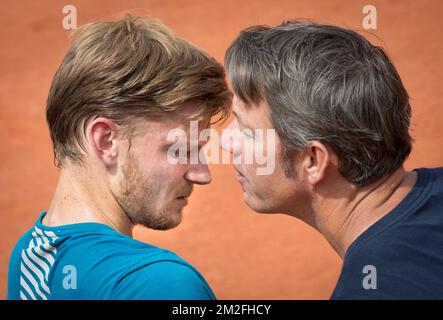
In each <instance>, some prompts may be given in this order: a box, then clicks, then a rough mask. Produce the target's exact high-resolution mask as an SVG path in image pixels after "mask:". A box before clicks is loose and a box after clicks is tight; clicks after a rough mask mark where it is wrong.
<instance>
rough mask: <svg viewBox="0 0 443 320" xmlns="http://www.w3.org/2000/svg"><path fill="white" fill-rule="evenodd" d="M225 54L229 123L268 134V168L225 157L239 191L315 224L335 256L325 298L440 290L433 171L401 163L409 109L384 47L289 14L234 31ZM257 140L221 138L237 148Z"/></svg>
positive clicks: (442, 234)
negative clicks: (334, 278)
mask: <svg viewBox="0 0 443 320" xmlns="http://www.w3.org/2000/svg"><path fill="white" fill-rule="evenodd" d="M225 63H226V68H227V72H228V75H229V77H230V80H231V82H232V86H233V89H234V93H235V96H234V104H233V111H234V114H235V116H236V119H235V120H234V121H233V122H232V124H231V125H230V129H240V130H242V131H244V132H246V131H248V132H252V133H253V132H255V129H268V130H275V132H276V133H277V134H276V141H275V146H276V149H275V150H276V163H277V166H276V169H275V171H274V172H273V173H272V174H269V175H257V174H256V169H257V164H254V163H252V164H251V163H249V164H247V163H240V164H237V165H235V172H236V177H237V179H238V181H239V182H240V184H241V186H242V189H243V198H244V200H245V202H246V203H247V204H248V206H249V207H251V208H252V209H253V210H255V211H257V212H261V213H284V214H287V215H290V216H293V217H296V218H298V219H301V220H303V221H304V222H306V223H307V224H309V225H310V226H312V227H313V228H315V229H317V230H318V231H319V232H321V233H322V234H323V236H324V237H325V238H326V239H327V241H328V242H329V243H330V244H331V246H332V247H333V248H334V249H335V251H337V253H338V254H339V255H340V256H341V257H342V258H343V260H344V262H343V269H342V273H341V275H340V279H339V280H338V283H337V286H336V288H335V290H334V293H333V295H332V298H333V299H417V298H418V299H429V298H431V299H435V298H436V299H439V298H440V299H441V298H443V277H442V270H443V169H442V168H439V169H437V168H436V169H427V168H421V169H415V170H413V171H410V172H409V171H407V170H405V168H404V161H405V160H406V158H407V157H408V155H409V154H410V152H411V140H412V139H411V137H410V135H409V125H410V118H411V107H410V104H409V97H408V93H407V91H406V89H405V88H404V86H403V84H402V81H401V79H400V77H399V75H398V73H397V71H396V69H395V67H394V65H393V64H392V62H391V61H390V59H389V58H388V56H387V55H386V54H385V52H384V51H383V49H382V48H380V47H377V46H374V45H372V44H371V43H370V42H369V41H367V40H366V39H365V38H364V37H362V36H361V35H359V34H358V33H356V32H354V31H351V30H347V29H343V28H339V27H336V26H331V25H322V24H317V23H312V22H306V21H289V22H284V23H282V24H281V25H279V26H277V27H267V26H254V27H250V28H248V29H246V30H244V31H242V32H241V33H240V35H239V36H238V37H237V39H235V41H234V42H233V43H232V45H231V46H230V47H229V49H228V51H227V53H226V57H225ZM245 129H249V130H245ZM257 139H258V138H257V137H255V136H254V135H251V134H249V135H248V137H246V138H244V139H243V138H242V141H241V143H242V144H243V147H242V148H235V149H234V148H233V147H232V146H233V145H235V143H234V144H232V145H230V144H229V143H227V142H226V141H227V140H226V139H224V140H223V139H222V147H223V148H224V149H227V150H229V151H230V152H232V153H233V154H234V156H236V157H240V158H241V156H242V154H241V153H242V152H243V151H242V150H247V149H248V144H250V145H253V144H256V143H257V141H256V140H257ZM245 145H246V146H245Z"/></svg>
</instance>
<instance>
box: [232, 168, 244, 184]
mask: <svg viewBox="0 0 443 320" xmlns="http://www.w3.org/2000/svg"><path fill="white" fill-rule="evenodd" d="M234 169H235V178H236V179H237V181H238V182H243V181H245V180H246V178H245V176H244V175H243V174H242V173H241V172H240V170H238V169H237V168H235V167H234Z"/></svg>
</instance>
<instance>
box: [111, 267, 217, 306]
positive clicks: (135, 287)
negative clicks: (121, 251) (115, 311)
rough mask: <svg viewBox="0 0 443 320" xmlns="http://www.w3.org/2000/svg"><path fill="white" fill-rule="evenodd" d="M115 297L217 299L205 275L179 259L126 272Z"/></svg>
mask: <svg viewBox="0 0 443 320" xmlns="http://www.w3.org/2000/svg"><path fill="white" fill-rule="evenodd" d="M111 299H115V300H215V299H216V298H215V296H214V293H213V292H212V290H211V289H210V287H209V285H208V284H207V283H206V281H205V280H204V278H203V277H202V276H201V275H200V274H199V273H198V271H196V270H195V269H193V268H192V267H191V266H188V265H186V264H183V263H180V262H176V261H160V262H155V263H152V264H149V265H147V266H144V267H142V268H139V269H137V270H134V271H132V272H130V273H128V274H127V275H125V276H124V277H123V278H122V279H121V280H120V281H119V282H118V283H117V285H116V286H115V287H114V290H113V294H112V297H111Z"/></svg>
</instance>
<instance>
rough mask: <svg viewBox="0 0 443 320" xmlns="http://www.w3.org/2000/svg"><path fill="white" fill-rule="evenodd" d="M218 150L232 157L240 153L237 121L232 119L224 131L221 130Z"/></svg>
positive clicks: (239, 135)
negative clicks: (220, 149)
mask: <svg viewBox="0 0 443 320" xmlns="http://www.w3.org/2000/svg"><path fill="white" fill-rule="evenodd" d="M220 148H222V149H223V150H225V151H227V152H230V153H232V154H234V155H238V154H239V153H240V151H241V132H240V128H239V126H238V121H237V119H234V120H233V121H232V122H231V123H230V124H229V125H228V126H227V127H226V128H225V129H223V130H222V135H221V138H220Z"/></svg>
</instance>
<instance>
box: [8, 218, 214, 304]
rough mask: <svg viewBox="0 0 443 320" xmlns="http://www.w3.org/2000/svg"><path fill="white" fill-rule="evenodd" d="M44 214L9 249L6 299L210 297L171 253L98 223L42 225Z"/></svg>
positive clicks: (195, 273) (198, 278)
mask: <svg viewBox="0 0 443 320" xmlns="http://www.w3.org/2000/svg"><path fill="white" fill-rule="evenodd" d="M45 214H46V212H42V214H41V215H40V217H39V219H38V220H37V223H36V224H35V226H34V227H33V228H32V229H31V230H29V231H28V232H27V233H25V234H24V235H23V236H22V237H21V238H20V240H19V241H18V243H17V244H16V246H15V247H14V250H13V251H12V254H11V257H10V262H9V271H8V294H7V297H8V299H26V300H36V299H37V300H41V299H43V300H45V299H57V300H62V299H88V300H89V299H93V300H96V299H117V300H118V299H155V300H163V299H164V300H175V299H185V300H206V299H211V300H213V299H215V296H214V294H213V292H212V291H211V289H210V287H209V286H208V284H207V283H206V281H205V280H204V278H203V277H202V276H201V275H200V273H199V272H198V271H197V270H196V269H195V268H194V267H193V266H191V265H190V264H189V263H187V262H186V261H184V260H183V259H181V258H179V257H178V256H177V255H175V254H174V253H172V252H170V251H167V250H164V249H160V248H157V247H154V246H151V245H149V244H146V243H143V242H140V241H137V240H134V239H132V238H130V237H128V236H126V235H123V234H121V233H118V232H117V231H115V230H114V229H112V228H110V227H108V226H106V225H104V224H100V223H79V224H70V225H64V226H57V227H47V226H45V225H43V224H42V222H41V221H42V219H43V217H44V215H45Z"/></svg>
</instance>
